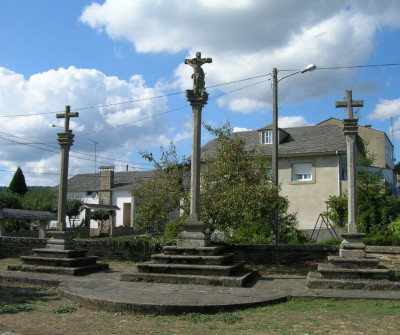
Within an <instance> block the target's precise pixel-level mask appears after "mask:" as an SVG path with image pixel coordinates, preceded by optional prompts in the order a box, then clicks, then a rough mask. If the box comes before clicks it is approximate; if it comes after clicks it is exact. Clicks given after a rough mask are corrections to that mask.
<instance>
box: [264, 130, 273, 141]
mask: <svg viewBox="0 0 400 335" xmlns="http://www.w3.org/2000/svg"><path fill="white" fill-rule="evenodd" d="M261 143H262V144H272V130H265V131H263V132H262V133H261Z"/></svg>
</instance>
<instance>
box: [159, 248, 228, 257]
mask: <svg viewBox="0 0 400 335" xmlns="http://www.w3.org/2000/svg"><path fill="white" fill-rule="evenodd" d="M224 249H225V248H224V247H221V246H214V247H197V248H187V247H177V246H176V245H169V246H165V247H164V254H166V255H198V256H216V255H221V254H222V253H223V252H224Z"/></svg>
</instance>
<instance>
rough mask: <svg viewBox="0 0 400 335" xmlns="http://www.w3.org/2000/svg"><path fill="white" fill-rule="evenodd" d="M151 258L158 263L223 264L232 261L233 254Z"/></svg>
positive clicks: (163, 255)
mask: <svg viewBox="0 0 400 335" xmlns="http://www.w3.org/2000/svg"><path fill="white" fill-rule="evenodd" d="M151 259H152V260H153V261H154V262H155V263H159V264H170V263H173V264H197V265H201V264H202V265H224V264H229V263H232V261H233V254H223V255H220V256H200V255H166V254H156V255H152V256H151Z"/></svg>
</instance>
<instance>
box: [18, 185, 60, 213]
mask: <svg viewBox="0 0 400 335" xmlns="http://www.w3.org/2000/svg"><path fill="white" fill-rule="evenodd" d="M57 203H58V196H57V191H56V190H54V189H52V188H49V187H43V188H39V189H33V190H29V191H28V192H27V193H26V194H25V195H24V196H23V197H22V202H21V207H22V209H26V210H31V211H45V212H50V213H57Z"/></svg>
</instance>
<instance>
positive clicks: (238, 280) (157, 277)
mask: <svg viewBox="0 0 400 335" xmlns="http://www.w3.org/2000/svg"><path fill="white" fill-rule="evenodd" d="M257 276H259V275H258V273H257V272H254V271H247V272H240V273H237V274H235V275H234V276H218V277H213V276H195V275H176V274H163V273H138V272H135V273H126V274H122V275H121V281H127V282H141V281H144V282H154V283H168V284H193V285H213V286H226V287H243V286H245V285H246V284H247V283H248V282H249V281H251V280H252V279H255V278H257Z"/></svg>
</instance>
